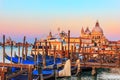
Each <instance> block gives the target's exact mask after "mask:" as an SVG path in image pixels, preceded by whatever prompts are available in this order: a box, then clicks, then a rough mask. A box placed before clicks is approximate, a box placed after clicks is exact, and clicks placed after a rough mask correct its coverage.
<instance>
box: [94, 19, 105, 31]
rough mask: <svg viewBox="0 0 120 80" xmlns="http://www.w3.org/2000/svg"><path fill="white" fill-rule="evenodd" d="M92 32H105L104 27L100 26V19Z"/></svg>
mask: <svg viewBox="0 0 120 80" xmlns="http://www.w3.org/2000/svg"><path fill="white" fill-rule="evenodd" d="M92 32H99V33H103V30H102V28H101V27H100V26H99V23H98V21H97V22H96V25H95V27H94V28H93V30H92Z"/></svg>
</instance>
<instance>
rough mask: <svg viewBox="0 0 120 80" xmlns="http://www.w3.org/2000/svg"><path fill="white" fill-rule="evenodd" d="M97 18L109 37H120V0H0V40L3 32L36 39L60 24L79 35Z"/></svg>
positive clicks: (20, 39)
mask: <svg viewBox="0 0 120 80" xmlns="http://www.w3.org/2000/svg"><path fill="white" fill-rule="evenodd" d="M97 20H98V21H99V23H100V27H101V28H102V29H103V31H104V34H105V36H106V37H107V38H108V39H109V40H120V0H0V41H1V40H2V35H3V34H5V35H6V36H7V37H8V36H11V38H13V39H14V40H15V41H22V38H23V36H24V35H25V36H27V39H29V41H34V38H35V37H37V38H38V39H40V38H45V37H46V36H47V35H48V33H49V31H52V33H53V34H56V33H57V28H58V27H59V28H60V29H61V30H64V31H67V30H68V29H70V30H71V35H72V36H76V37H78V36H79V35H80V31H81V28H82V27H84V28H86V27H89V28H90V30H92V28H93V27H94V26H95V23H96V21H97Z"/></svg>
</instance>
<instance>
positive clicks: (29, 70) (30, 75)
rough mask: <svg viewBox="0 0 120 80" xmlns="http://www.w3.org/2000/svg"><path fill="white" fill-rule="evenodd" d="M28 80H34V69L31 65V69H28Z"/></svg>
mask: <svg viewBox="0 0 120 80" xmlns="http://www.w3.org/2000/svg"><path fill="white" fill-rule="evenodd" d="M28 80H33V79H32V67H31V66H30V65H29V68H28Z"/></svg>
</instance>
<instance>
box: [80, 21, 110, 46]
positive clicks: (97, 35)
mask: <svg viewBox="0 0 120 80" xmlns="http://www.w3.org/2000/svg"><path fill="white" fill-rule="evenodd" d="M81 38H83V39H90V40H92V42H94V43H95V44H96V46H97V45H100V44H106V43H108V40H107V39H106V37H105V36H104V33H103V30H102V28H101V27H100V24H99V22H98V21H97V22H96V24H95V27H93V29H92V31H90V30H89V27H87V28H86V29H85V30H84V29H83V28H82V29H81Z"/></svg>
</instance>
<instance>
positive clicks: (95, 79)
mask: <svg viewBox="0 0 120 80" xmlns="http://www.w3.org/2000/svg"><path fill="white" fill-rule="evenodd" d="M20 49H21V51H20V52H21V54H22V47H21V48H20ZM31 49H32V48H31V47H29V48H28V55H30V53H31ZM5 52H6V53H7V54H8V55H9V56H10V54H11V53H10V52H11V48H10V47H5ZM14 53H16V54H17V55H18V48H17V47H14V48H13V56H14ZM21 54H20V55H21ZM2 61H3V48H2V47H1V46H0V62H2ZM5 62H6V63H9V62H10V61H8V60H6V59H5ZM96 71H97V75H96V76H92V75H91V71H85V72H82V73H81V75H79V76H78V77H72V79H71V78H64V79H63V78H62V79H57V80H101V79H99V75H101V74H102V72H109V69H97V70H96ZM102 80H104V79H102ZM117 80H120V79H117Z"/></svg>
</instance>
